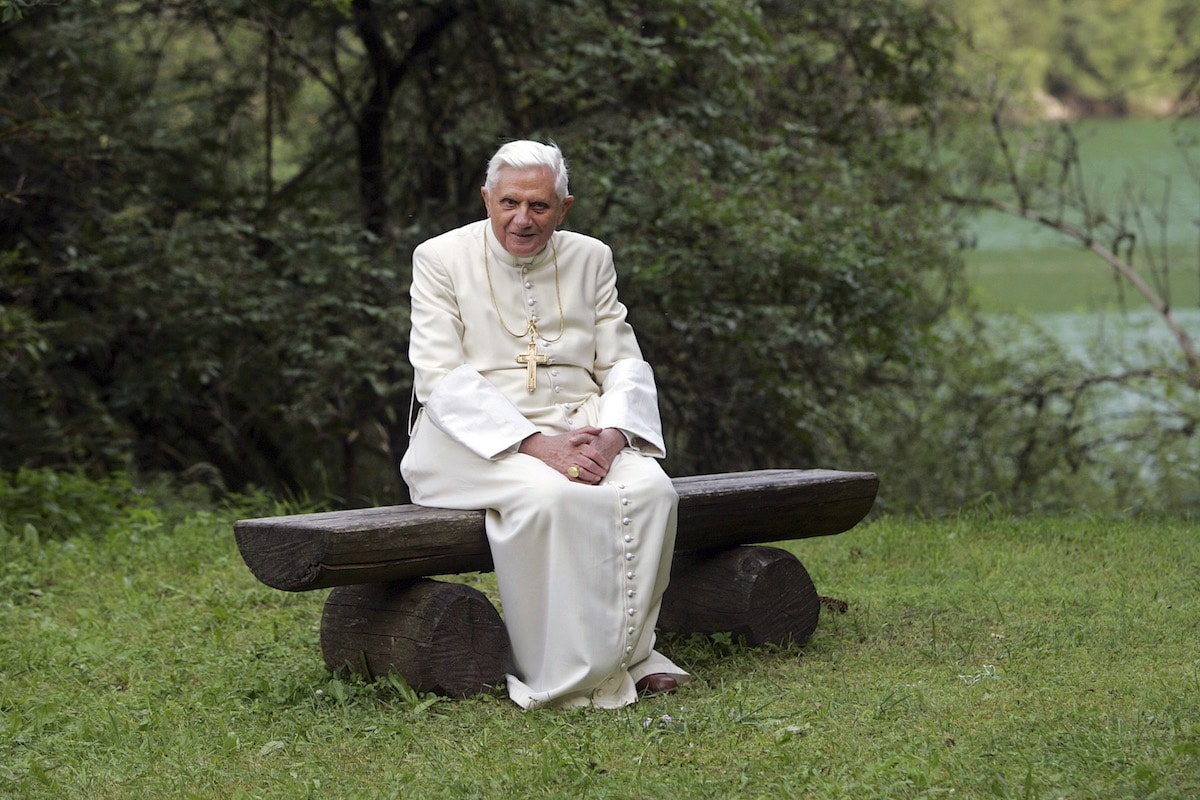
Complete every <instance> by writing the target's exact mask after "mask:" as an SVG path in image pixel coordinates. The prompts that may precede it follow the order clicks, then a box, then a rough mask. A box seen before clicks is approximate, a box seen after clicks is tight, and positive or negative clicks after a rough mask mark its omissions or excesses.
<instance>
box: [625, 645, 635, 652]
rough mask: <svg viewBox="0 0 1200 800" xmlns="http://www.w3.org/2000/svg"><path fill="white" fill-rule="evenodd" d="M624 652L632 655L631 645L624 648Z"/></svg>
mask: <svg viewBox="0 0 1200 800" xmlns="http://www.w3.org/2000/svg"><path fill="white" fill-rule="evenodd" d="M625 652H626V653H632V652H633V645H629V646H628V647H626V648H625Z"/></svg>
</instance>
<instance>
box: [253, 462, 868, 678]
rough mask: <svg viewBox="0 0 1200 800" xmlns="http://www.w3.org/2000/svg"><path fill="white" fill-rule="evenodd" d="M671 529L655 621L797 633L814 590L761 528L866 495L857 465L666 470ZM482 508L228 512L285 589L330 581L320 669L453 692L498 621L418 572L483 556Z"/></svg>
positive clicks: (807, 518) (815, 515) (825, 528)
mask: <svg viewBox="0 0 1200 800" xmlns="http://www.w3.org/2000/svg"><path fill="white" fill-rule="evenodd" d="M674 484H675V489H676V491H677V492H678V493H679V531H678V534H677V536H676V544H675V555H674V560H673V562H672V572H671V584H670V586H669V588H668V589H667V593H666V596H665V597H664V598H663V606H662V612H661V614H660V616H659V629H660V630H664V631H670V632H678V633H706V634H709V633H718V632H727V633H730V634H732V635H733V636H735V637H738V638H741V639H743V640H744V641H745V642H746V643H747V644H750V645H761V644H768V643H775V644H783V643H786V642H789V641H791V642H796V643H803V642H805V641H807V639H808V638H809V636H810V635H811V634H812V632H813V630H814V629H815V628H816V625H817V619H818V617H819V614H820V606H821V604H820V598H819V597H818V595H817V592H816V588H815V587H814V586H813V583H812V580H811V579H810V578H809V575H808V572H807V571H806V570H805V569H804V566H803V565H802V564H801V563H800V561H799V560H798V559H797V558H796V557H795V556H794V555H792V554H791V553H789V552H787V551H786V550H782V549H779V548H775V547H763V546H759V545H761V543H764V542H778V541H784V540H791V539H804V538H809V537H814V536H828V535H831V534H836V533H841V532H843V531H847V530H849V529H850V528H852V527H854V526H855V525H856V524H858V522H859V521H861V520H862V519H863V517H865V516H866V514H867V512H868V511H870V509H871V506H872V505H873V504H874V502H875V495H876V492H877V491H878V488H879V480H878V478H877V477H876V475H875V474H874V473H871V472H841V471H835V470H757V471H752V472H738V473H726V474H719V475H698V476H693V477H686V478H676V479H674ZM483 520H484V514H483V512H482V511H453V510H449V509H439V508H426V507H422V506H415V505H401V506H386V507H380V508H367V509H358V510H350V511H333V512H325V513H317V514H296V515H291V516H283V517H265V518H261V519H250V520H241V521H239V522H237V523H236V524H235V525H234V535H235V537H236V539H237V544H238V549H239V550H240V552H241V554H242V558H243V559H244V560H245V562H246V565H247V566H248V567H249V568H250V570H251V571H252V572H253V573H254V575H255V576H256V577H257V578H258V579H259V580H261V581H262V582H263V583H265V584H267V585H268V586H272V587H274V588H276V589H282V590H285V591H293V592H294V591H308V590H313V589H326V588H331V587H334V588H333V591H331V592H330V594H329V596H328V598H327V599H326V602H325V607H324V611H323V613H322V618H321V650H322V654H323V656H324V659H325V663H326V665H327V666H328V667H329V668H330V669H331V670H336V669H339V668H341V667H343V666H346V665H348V666H349V667H350V668H351V669H352V670H355V671H359V672H362V673H364V674H367V675H380V674H386V673H390V672H395V673H399V674H400V675H401V676H403V677H404V679H405V680H406V681H407V682H408V683H409V685H410V686H412V687H413V688H414V689H416V690H418V691H433V692H438V693H441V694H447V695H451V696H466V695H469V694H472V693H475V692H479V691H482V690H484V689H485V688H487V687H489V686H493V685H495V684H497V683H500V682H501V681H502V680H503V677H504V674H505V672H506V671H507V670H508V668H509V659H510V653H509V645H508V635H507V633H506V631H505V629H504V623H503V620H502V619H501V617H500V614H499V613H498V612H497V610H496V609H495V607H494V606H493V605H492V604H491V602H490V601H489V600H488V599H487V597H486V596H485V595H484V594H483V593H482V592H480V591H478V590H477V589H474V588H472V587H470V586H467V585H465V584H463V583H457V582H444V581H437V580H432V579H431V576H436V575H451V574H455V573H462V572H488V571H491V570H492V569H493V564H492V557H491V552H490V550H489V547H488V541H487V536H486V534H485V533H484V523H483Z"/></svg>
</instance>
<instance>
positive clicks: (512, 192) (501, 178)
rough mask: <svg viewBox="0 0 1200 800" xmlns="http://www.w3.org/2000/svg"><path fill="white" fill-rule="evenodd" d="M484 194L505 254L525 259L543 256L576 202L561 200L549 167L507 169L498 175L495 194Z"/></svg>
mask: <svg viewBox="0 0 1200 800" xmlns="http://www.w3.org/2000/svg"><path fill="white" fill-rule="evenodd" d="M482 193H483V204H484V205H485V206H487V215H488V219H490V220H491V221H492V232H493V233H495V234H496V238H497V239H498V240H499V241H500V244H502V245H503V246H504V249H505V250H507V251H508V252H510V253H512V254H513V255H514V256H521V257H527V256H532V255H536V254H537V253H539V252H541V250H542V248H543V247H545V246H546V242H548V241H550V236H551V234H553V233H554V229H555V228H557V227H558V226H559V223H561V222H562V221H563V217H565V216H566V215H567V209H569V208H570V207H571V203H573V202H574V200H575V198H574V197H571V196H570V195H568V196H567V197H566V198H565V199H563V200H561V201H560V200H559V199H558V195H556V194H555V193H554V175H553V174H552V173H551V172H550V170H549V169H548V168H546V167H533V168H530V169H515V168H513V167H505V168H503V169H501V170H500V171H499V172H498V173H496V185H495V186H494V187H493V188H492V191H491V192H489V191H488V190H487V187H486V186H485V187H484V188H483V189H482Z"/></svg>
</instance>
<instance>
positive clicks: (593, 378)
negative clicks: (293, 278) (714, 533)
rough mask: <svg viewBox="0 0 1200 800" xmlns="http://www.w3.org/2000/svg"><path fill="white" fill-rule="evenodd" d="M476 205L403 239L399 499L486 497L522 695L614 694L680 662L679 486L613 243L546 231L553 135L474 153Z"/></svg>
mask: <svg viewBox="0 0 1200 800" xmlns="http://www.w3.org/2000/svg"><path fill="white" fill-rule="evenodd" d="M482 195H483V202H484V206H485V207H486V209H487V219H484V220H479V221H478V222H474V223H471V224H469V225H466V226H464V227H461V228H458V229H456V230H452V231H449V232H448V233H444V234H442V235H440V236H437V237H434V238H433V239H430V240H428V241H426V242H424V243H423V244H421V245H420V246H419V247H418V248H417V249H416V251H415V252H414V253H413V281H412V336H411V340H410V347H409V356H410V359H411V361H412V365H413V370H414V374H415V377H414V381H415V392H416V395H417V399H418V400H419V401H420V402H421V404H422V405H423V408H422V410H421V412H420V414H419V415H418V417H417V420H416V422H415V424H414V426H413V430H412V431H411V433H412V436H411V441H410V444H409V448H408V452H407V453H406V454H405V456H404V459H403V461H402V463H401V472H402V474H403V476H404V479H405V481H406V482H407V483H408V486H409V489H410V491H411V494H412V499H413V502H415V503H420V504H423V505H428V506H440V507H444V508H462V509H474V508H484V509H486V510H487V516H486V528H487V535H488V541H489V543H490V545H491V550H492V556H493V560H494V561H495V566H496V576H497V580H498V583H499V588H500V600H501V603H502V606H503V612H504V617H505V625H506V626H507V629H508V634H509V639H510V641H511V643H512V652H513V672H512V674H510V675H509V676H508V692H509V696H510V697H511V698H512V699H513V701H514V702H516V703H517V704H518V705H520V706H522V707H523V708H533V707H536V706H540V705H550V706H558V707H566V706H580V705H593V706H599V707H604V708H616V707H620V706H624V705H627V704H629V703H632V702H634V701H635V700H636V699H637V696H638V692H648V691H649V692H655V691H672V690H674V689H675V688H676V687H677V686H678V685H679V684H680V683H682V682H683V681H685V680H687V678H688V676H687V673H685V672H684V671H683V670H681V669H680V668H679V667H677V666H675V665H674V664H672V663H671V661H670V660H668V659H667V658H666V657H664V656H663V655H661V654H660V653H658V652H656V651H655V650H654V641H655V637H654V626H655V622H656V621H657V619H658V612H659V607H660V604H661V601H662V595H663V592H664V590H665V589H666V586H667V581H668V579H669V576H670V569H671V554H672V552H673V550H674V542H675V522H676V507H677V504H678V498H677V496H676V494H675V490H674V487H673V486H672V484H671V481H670V479H669V478H668V477H667V476H666V474H665V473H664V472H663V470H662V468H661V466H660V465H659V463H658V461H657V460H656V459H658V458H661V457H662V456H663V455H664V454H665V446H664V444H663V436H662V425H661V422H660V419H659V412H658V399H657V390H656V388H655V385H654V376H653V373H652V371H651V369H650V366H649V364H647V363H646V362H645V361H644V360H643V359H642V354H641V350H640V348H639V347H638V344H637V340H636V338H635V337H634V333H633V329H632V328H631V327H630V326H629V324H628V323H627V322H626V320H625V316H626V310H625V307H624V306H623V305H622V304H621V303H620V302H619V300H618V299H617V292H616V272H615V270H614V267H613V258H612V251H611V250H610V249H609V248H608V246H606V245H605V244H603V243H602V242H600V241H598V240H596V239H593V238H591V237H588V236H583V235H581V234H578V233H571V232H568V231H559V230H557V228H558V225H559V224H560V223H561V222H562V220H563V218H564V217H565V216H566V213H567V210H568V209H570V207H571V203H572V202H573V201H574V198H573V197H572V196H571V195H570V194H569V193H568V191H567V169H566V164H565V162H564V160H563V157H562V153H561V152H560V151H559V149H558V148H557V147H556V146H553V145H544V144H540V143H538V142H531V141H518V142H510V143H508V144H506V145H504V146H503V147H501V148H500V149H499V151H497V153H496V154H495V155H494V156H493V157H492V159H491V161H490V162H489V163H488V168H487V177H486V181H485V185H484V186H483V188H482Z"/></svg>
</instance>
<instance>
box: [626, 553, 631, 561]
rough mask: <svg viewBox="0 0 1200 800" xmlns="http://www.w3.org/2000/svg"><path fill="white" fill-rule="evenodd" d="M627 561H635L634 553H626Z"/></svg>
mask: <svg viewBox="0 0 1200 800" xmlns="http://www.w3.org/2000/svg"><path fill="white" fill-rule="evenodd" d="M625 560H626V561H633V553H626V554H625Z"/></svg>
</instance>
